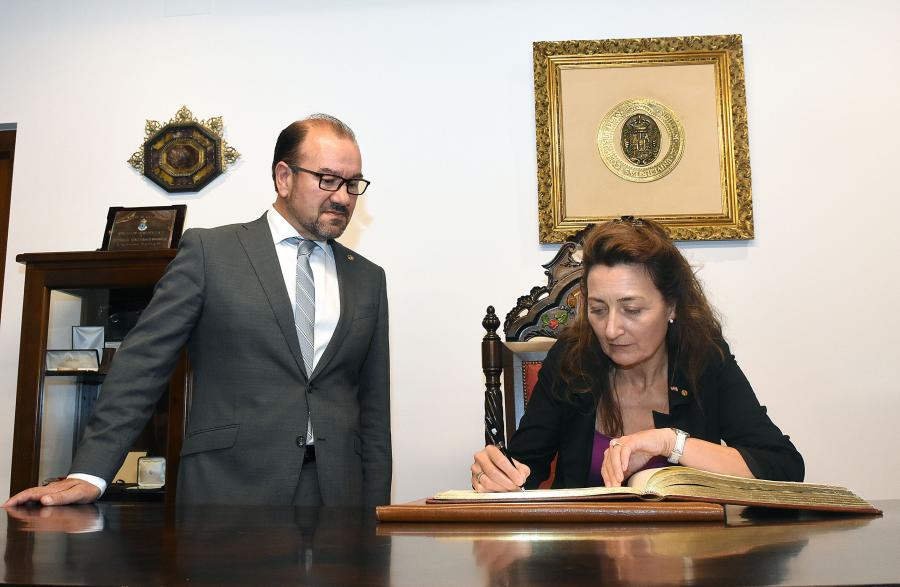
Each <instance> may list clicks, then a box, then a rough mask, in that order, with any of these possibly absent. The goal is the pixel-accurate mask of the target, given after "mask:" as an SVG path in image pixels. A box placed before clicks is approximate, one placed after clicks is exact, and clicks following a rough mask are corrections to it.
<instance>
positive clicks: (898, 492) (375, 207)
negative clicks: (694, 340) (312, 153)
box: [0, 0, 900, 501]
mask: <svg viewBox="0 0 900 587" xmlns="http://www.w3.org/2000/svg"><path fill="white" fill-rule="evenodd" d="M735 4H736V3H729V2H718V1H716V2H712V1H708V2H706V1H700V0H693V1H682V2H664V1H646V2H641V3H630V4H629V3H622V2H605V1H604V2H601V1H592V2H576V1H571V0H568V1H567V0H558V1H556V2H535V1H519V2H471V1H470V2H460V1H430V2H411V1H402V0H394V1H390V0H385V1H381V2H369V1H363V0H338V1H335V2H328V3H325V2H323V3H313V2H289V1H281V2H277V1H257V2H252V3H251V2H237V1H234V0H195V1H193V2H184V1H182V2H175V1H174V0H172V1H171V2H160V1H155V2H150V1H140V2H138V1H132V2H114V1H106V2H101V1H93V2H91V1H79V2H71V3H70V2H64V1H59V2H49V1H41V0H37V1H35V0H6V1H0V55H2V56H3V57H2V58H0V84H2V86H0V87H2V91H0V123H17V124H18V143H17V145H16V163H15V164H16V167H15V177H14V180H13V181H14V183H13V200H12V213H11V222H10V233H9V249H8V250H9V253H8V257H7V260H6V282H5V291H4V298H3V314H2V321H0V405H2V406H3V408H2V410H0V498H2V496H4V495H5V494H6V492H7V490H8V486H9V485H8V483H9V477H8V475H9V464H10V452H11V448H12V446H11V445H12V427H13V406H14V403H15V386H16V369H17V365H18V357H17V354H18V340H19V330H20V321H21V310H22V287H23V276H24V270H23V268H22V267H21V266H20V265H18V264H16V263H15V255H16V254H18V253H22V252H30V251H64V250H89V249H93V248H96V247H97V246H98V245H99V244H100V240H101V233H102V231H103V227H104V221H105V218H106V210H107V208H108V207H109V206H113V205H119V206H140V205H144V206H146V205H166V204H173V203H186V204H188V218H187V224H188V226H214V225H218V224H224V223H229V222H237V221H244V220H248V219H252V218H255V217H257V216H258V215H259V214H260V213H261V212H262V211H263V210H264V208H265V207H266V206H267V205H268V204H269V203H270V202H271V201H272V200H273V192H272V189H271V187H270V185H271V184H270V183H269V182H270V179H269V165H270V161H271V153H272V148H273V145H274V139H275V136H276V135H277V133H278V131H279V130H280V129H281V128H282V127H283V126H284V125H285V124H286V123H287V122H289V121H291V120H294V119H296V118H298V117H301V116H303V115H305V114H307V113H310V112H314V111H325V112H330V113H333V114H336V115H337V116H339V117H341V118H343V119H345V120H346V121H347V122H349V123H350V124H351V125H352V126H353V127H354V128H355V129H356V131H357V133H358V135H359V138H360V144H361V147H362V151H363V155H364V169H365V173H366V175H367V176H368V177H371V178H372V179H373V180H374V184H373V187H372V188H371V190H370V191H369V192H368V193H367V194H366V195H365V196H364V198H363V199H362V200H361V204H360V205H359V207H358V208H357V214H356V216H355V217H354V220H353V227H352V229H351V230H350V231H348V234H347V235H345V237H344V239H343V240H344V242H345V243H346V244H349V245H350V246H352V247H355V248H357V249H358V250H359V251H360V252H361V253H362V254H364V255H366V256H368V257H369V258H371V259H373V260H375V261H376V262H378V263H380V264H381V265H382V266H384V267H385V269H386V270H387V273H388V279H389V283H388V285H389V295H390V303H391V311H392V316H391V318H392V320H391V340H392V344H393V349H392V350H393V353H392V356H393V369H392V371H393V382H394V385H393V390H392V401H393V432H394V456H395V467H394V479H395V483H394V500H395V501H405V500H411V499H415V498H419V497H423V496H425V495H428V494H431V493H433V492H435V491H437V490H441V489H446V488H450V487H465V486H466V485H467V484H468V482H469V480H468V478H469V475H468V467H469V463H470V459H471V454H472V453H473V452H474V451H475V450H477V449H478V448H479V446H480V443H481V441H482V429H481V421H482V401H483V399H482V397H483V396H482V391H483V379H482V377H481V373H480V369H479V368H480V350H479V341H480V338H481V336H482V328H481V325H480V322H481V318H482V316H483V312H484V308H485V306H486V305H488V304H495V305H496V306H497V307H498V311H500V312H503V313H505V311H506V310H507V309H508V308H510V307H511V306H512V305H513V303H514V302H515V299H516V297H517V296H519V295H521V294H523V293H526V292H527V290H528V289H529V288H530V287H531V286H532V285H535V284H537V283H539V282H540V281H541V280H542V278H543V274H542V270H541V269H540V267H539V265H540V264H541V263H545V262H546V261H547V260H549V258H550V257H551V256H552V252H553V250H554V249H555V247H549V246H540V245H538V244H537V220H536V216H537V215H536V207H537V204H536V199H537V196H536V181H535V177H536V170H535V165H536V164H535V140H534V97H533V79H532V56H531V43H532V42H533V41H546V40H565V39H605V38H624V37H649V36H675V35H693V34H698V35H699V34H725V33H741V34H743V36H744V56H745V69H746V80H747V99H748V111H749V126H750V151H751V159H752V169H753V203H754V211H755V216H756V238H755V240H753V241H751V242H740V243H703V244H685V245H683V246H682V250H683V251H685V253H686V254H687V255H688V256H689V258H690V259H691V260H692V262H694V263H695V264H697V265H698V266H700V267H701V273H700V275H701V277H702V279H703V281H704V283H705V286H706V288H707V290H708V292H709V293H710V295H711V297H712V299H713V301H714V302H715V303H716V304H717V306H718V307H719V309H720V310H721V311H722V313H723V314H724V315H725V316H726V317H727V322H726V335H727V336H728V338H729V339H730V341H731V342H732V346H733V349H734V351H735V352H736V354H737V356H738V359H739V361H740V363H741V365H742V367H743V368H744V370H745V371H746V372H747V374H748V376H749V377H750V379H751V381H752V382H753V383H754V386H755V388H756V390H757V393H758V395H759V397H760V398H761V400H762V401H763V402H764V403H766V404H767V405H768V406H769V410H770V413H771V415H772V416H773V418H774V420H775V421H776V423H778V424H779V425H780V426H781V427H782V428H783V429H784V430H785V431H787V432H788V433H790V434H791V436H792V437H793V439H794V440H795V442H796V443H797V445H798V447H799V448H800V450H801V452H802V453H803V454H804V455H805V457H806V461H807V471H808V474H807V478H808V480H810V481H820V482H832V483H839V484H845V485H849V486H851V487H852V488H854V489H856V490H857V491H859V492H860V493H861V494H862V495H864V496H865V497H868V498H870V499H879V498H898V497H900V489H897V488H898V487H900V472H898V470H897V468H896V467H894V466H893V464H894V463H895V462H896V456H895V455H896V454H897V453H898V452H900V435H898V434H896V433H895V432H893V433H892V432H891V430H892V428H893V426H894V422H893V420H894V419H895V414H896V413H897V412H898V411H900V393H898V384H897V382H896V379H895V377H894V370H895V368H896V367H895V362H896V361H897V360H898V350H900V349H898V343H897V333H898V331H900V314H898V312H897V305H898V294H897V291H898V289H900V280H898V277H897V271H896V269H895V267H896V264H897V262H896V260H895V257H896V253H897V251H898V240H900V237H898V236H897V235H898V231H897V230H896V229H895V227H894V225H893V221H894V219H896V218H898V216H900V198H898V195H900V194H898V188H897V187H896V173H895V171H894V170H896V168H897V164H896V158H897V157H896V151H897V137H898V136H900V124H898V121H897V116H896V114H895V112H894V106H895V105H896V104H897V103H900V82H898V78H897V76H896V75H895V73H891V72H895V69H896V64H895V63H894V61H895V56H896V55H898V54H900V40H898V39H900V35H898V34H897V23H898V22H900V4H896V3H893V2H890V1H888V0H884V1H873V0H860V1H857V2H854V3H853V4H852V8H850V5H848V4H846V3H844V2H837V1H819V2H754V3H749V2H748V3H740V5H735ZM178 10H180V11H181V12H198V13H200V14H195V15H189V16H178V15H176V13H177V11H178ZM182 104H187V105H188V106H189V107H190V108H191V109H192V110H193V112H194V114H195V115H197V116H198V117H200V118H206V117H210V116H215V115H222V116H224V119H225V125H226V138H227V140H228V141H229V142H230V143H231V144H232V145H234V146H235V147H236V148H237V149H238V150H239V151H240V152H241V153H242V154H243V157H242V159H241V160H240V162H239V164H238V165H237V166H236V167H234V168H233V169H232V170H230V171H229V172H228V173H227V174H226V175H225V176H223V177H221V178H219V179H217V180H216V181H215V182H214V183H213V184H212V185H211V186H210V187H208V188H207V189H205V190H203V191H202V192H200V193H199V194H197V195H186V196H185V195H180V196H169V195H166V194H165V193H163V192H162V191H161V190H160V189H158V188H157V187H155V186H154V185H152V184H151V183H149V182H148V181H147V180H145V179H143V178H142V177H140V176H139V175H137V174H136V172H134V171H133V170H132V169H131V168H130V167H129V166H128V165H127V164H126V163H125V160H126V159H128V157H129V156H130V155H131V153H132V152H133V151H135V150H136V149H137V147H138V146H139V145H140V143H141V141H142V138H143V126H144V119H145V118H150V119H156V120H167V119H168V118H170V117H171V116H173V115H174V114H175V111H176V110H177V109H178V108H179V107H180V106H181V105H182ZM500 259H502V260H503V261H502V262H500V261H499V260H500ZM432 323H433V324H434V325H432ZM876 467H879V468H883V471H882V472H879V473H877V474H874V471H875V468H876ZM869 474H871V476H868V477H867V475H869Z"/></svg>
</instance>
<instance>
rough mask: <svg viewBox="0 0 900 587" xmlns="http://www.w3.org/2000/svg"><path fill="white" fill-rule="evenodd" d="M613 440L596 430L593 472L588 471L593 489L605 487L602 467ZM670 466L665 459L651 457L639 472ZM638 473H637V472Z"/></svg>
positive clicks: (589, 481) (592, 458) (592, 462)
mask: <svg viewBox="0 0 900 587" xmlns="http://www.w3.org/2000/svg"><path fill="white" fill-rule="evenodd" d="M610 440H612V438H610V437H609V436H605V435H603V434H600V433H599V432H597V431H596V430H594V450H593V451H592V452H591V470H590V471H588V483H589V484H590V485H591V486H592V487H599V486H601V485H603V476H602V475H600V467H601V465H603V453H604V451H606V449H608V448H609V441H610ZM669 465H670V463H669V461H668V460H666V458H665V457H661V456H658V455H657V456H655V457H651V459H650V460H649V461H647V464H645V465H644V466H643V467H641V468H640V469H639V470H641V471H642V470H644V469H655V468H658V467H668V466H669ZM635 472H637V471H635Z"/></svg>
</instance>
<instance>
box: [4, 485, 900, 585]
mask: <svg viewBox="0 0 900 587" xmlns="http://www.w3.org/2000/svg"><path fill="white" fill-rule="evenodd" d="M876 505H877V506H878V507H880V508H882V509H883V510H884V516H883V517H848V516H843V515H823V514H802V515H801V514H797V513H796V512H787V511H781V512H779V511H772V510H769V511H751V510H746V509H743V508H731V507H729V508H728V516H727V517H728V520H727V523H725V524H722V523H696V524H568V525H547V524H532V525H528V526H521V525H517V524H491V525H486V524H429V525H423V524H396V523H395V524H378V523H377V522H376V521H375V519H374V514H373V512H371V511H363V510H360V509H349V508H328V507H323V508H318V509H317V508H290V507H212V506H207V507H194V508H166V506H164V505H162V504H149V503H143V504H131V505H124V504H103V505H100V506H69V507H61V508H39V507H29V508H16V509H12V510H0V550H2V551H3V560H2V562H0V583H12V584H26V585H31V584H37V585H259V586H262V585H322V586H329V585H354V586H355V585H360V586H381V585H395V586H415V587H421V586H426V585H427V586H443V585H447V586H452V587H460V586H478V585H492V586H493V585H554V586H560V585H626V584H627V585H671V584H689V585H716V586H719V585H874V584H879V585H884V584H890V585H895V584H900V500H895V501H884V502H879V503H877V504H876Z"/></svg>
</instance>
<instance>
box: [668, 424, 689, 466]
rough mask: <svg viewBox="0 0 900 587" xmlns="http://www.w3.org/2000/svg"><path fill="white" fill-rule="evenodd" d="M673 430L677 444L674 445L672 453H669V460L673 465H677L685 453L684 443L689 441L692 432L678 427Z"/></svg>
mask: <svg viewBox="0 0 900 587" xmlns="http://www.w3.org/2000/svg"><path fill="white" fill-rule="evenodd" d="M672 430H673V431H674V432H675V446H674V447H672V454H670V455H669V459H668V460H669V462H670V463H672V464H673V465H677V464H678V462H679V461H680V460H681V456H682V455H683V454H684V443H685V442H687V439H688V437H689V436H690V434H688V433H687V432H685V431H684V430H679V429H678V428H672Z"/></svg>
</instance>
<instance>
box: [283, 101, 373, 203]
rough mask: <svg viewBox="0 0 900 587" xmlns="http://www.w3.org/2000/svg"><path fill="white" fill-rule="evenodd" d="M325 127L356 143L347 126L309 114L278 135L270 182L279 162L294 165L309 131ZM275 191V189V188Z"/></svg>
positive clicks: (330, 118)
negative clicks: (317, 127)
mask: <svg viewBox="0 0 900 587" xmlns="http://www.w3.org/2000/svg"><path fill="white" fill-rule="evenodd" d="M314 126H327V127H329V128H330V129H331V130H332V131H333V132H334V134H336V135H337V136H339V137H343V138H347V139H350V140H351V141H353V142H354V143H355V142H356V134H355V133H354V132H353V129H351V128H350V127H349V126H347V125H346V124H345V123H344V122H342V121H341V120H339V119H338V118H336V117H334V116H331V115H330V114H321V113H316V114H310V115H309V116H307V117H306V118H303V119H301V120H297V121H294V122H292V123H291V124H289V125H288V126H287V128H285V129H284V130H283V131H281V133H280V134H279V135H278V140H277V141H275V155H274V157H272V181H273V182H274V181H275V166H276V165H278V162H279V161H284V162H285V163H289V164H291V165H294V164H295V162H296V161H297V159H298V158H299V157H300V150H301V147H302V146H303V141H304V140H305V139H306V135H307V134H309V129H311V128H313V127H314ZM276 189H277V188H276Z"/></svg>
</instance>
